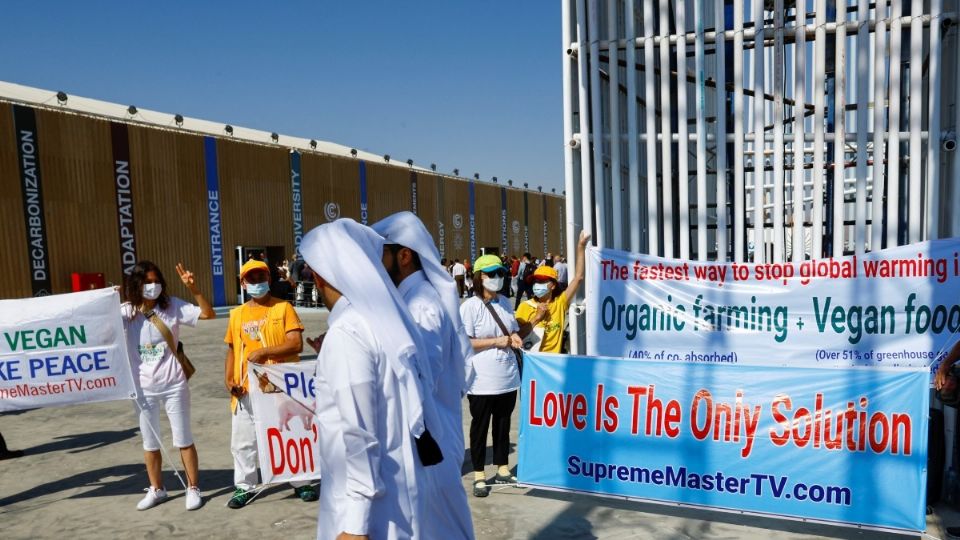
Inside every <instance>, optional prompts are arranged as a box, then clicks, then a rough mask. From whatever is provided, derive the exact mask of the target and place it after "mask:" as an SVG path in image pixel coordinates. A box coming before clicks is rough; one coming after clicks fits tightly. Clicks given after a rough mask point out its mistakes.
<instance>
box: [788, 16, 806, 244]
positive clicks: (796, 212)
mask: <svg viewBox="0 0 960 540" xmlns="http://www.w3.org/2000/svg"><path fill="white" fill-rule="evenodd" d="M802 11H803V10H802V9H801V8H800V6H799V5H798V9H797V12H798V17H797V21H796V23H795V25H794V35H795V39H796V43H797V45H796V48H795V50H794V56H793V136H794V140H793V208H792V210H793V229H792V231H793V236H792V238H791V242H790V245H791V249H792V257H791V258H792V260H793V261H794V262H800V261H802V260H803V258H804V251H805V250H804V241H803V230H804V227H803V223H804V204H803V190H804V183H805V182H804V175H805V174H806V172H805V171H804V168H803V162H804V159H805V153H804V148H803V133H804V120H803V118H804V116H803V115H804V103H805V102H806V99H805V93H806V87H805V86H804V77H803V74H804V72H805V71H806V65H807V64H806V58H807V56H806V49H807V43H806V41H807V34H806V32H804V26H805V25H806V20H805V18H801V16H800V15H799V13H800V12H802ZM804 17H805V16H804Z"/></svg>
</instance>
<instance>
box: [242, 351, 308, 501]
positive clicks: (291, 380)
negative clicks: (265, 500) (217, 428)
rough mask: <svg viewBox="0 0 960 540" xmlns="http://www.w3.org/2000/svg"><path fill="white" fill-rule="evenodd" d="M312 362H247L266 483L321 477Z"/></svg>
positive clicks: (258, 445)
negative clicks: (262, 363)
mask: <svg viewBox="0 0 960 540" xmlns="http://www.w3.org/2000/svg"><path fill="white" fill-rule="evenodd" d="M316 364H317V362H316V361H315V360H311V361H307V362H290V363H285V364H272V365H261V364H249V366H248V368H247V369H248V373H247V377H248V378H247V380H248V381H250V384H249V385H248V387H249V389H250V401H251V403H252V405H253V416H254V423H255V424H256V429H257V450H258V452H257V455H258V456H259V458H260V476H261V477H262V478H263V483H264V484H275V483H279V482H290V481H298V480H316V479H319V478H320V463H319V462H318V457H317V456H318V455H319V450H320V447H319V446H318V445H317V443H318V440H317V436H318V435H317V426H316V424H315V417H314V412H313V411H314V408H315V406H314V404H315V401H316V394H315V393H314V382H313V374H314V371H315V370H316Z"/></svg>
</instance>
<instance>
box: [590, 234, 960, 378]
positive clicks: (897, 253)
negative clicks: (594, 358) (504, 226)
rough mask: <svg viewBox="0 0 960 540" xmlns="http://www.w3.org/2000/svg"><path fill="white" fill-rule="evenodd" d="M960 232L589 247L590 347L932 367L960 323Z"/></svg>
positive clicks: (719, 359) (684, 356) (627, 353)
mask: <svg viewBox="0 0 960 540" xmlns="http://www.w3.org/2000/svg"><path fill="white" fill-rule="evenodd" d="M958 252H960V241H958V240H957V239H947V240H936V241H931V242H923V243H919V244H913V245H909V246H902V247H897V248H892V249H885V250H882V251H876V252H873V253H869V254H866V255H860V256H850V257H843V258H837V259H821V260H810V261H802V262H798V263H793V262H788V263H769V264H743V263H712V262H697V261H685V260H677V259H663V258H659V257H652V256H648V255H640V254H636V253H628V252H624V251H615V250H590V251H589V252H588V253H589V254H588V256H587V257H588V271H587V302H588V309H587V328H588V329H589V330H588V332H587V353H588V354H592V355H603V356H619V357H629V358H637V359H641V360H667V361H676V360H685V361H692V362H705V363H721V364H754V365H759V364H763V365H791V366H814V365H828V366H855V365H856V366H930V365H934V367H935V366H936V364H937V363H938V362H939V360H940V359H941V358H942V357H943V356H945V355H946V353H947V352H948V351H949V350H950V347H951V346H952V345H953V343H954V342H956V341H957V339H958V336H957V333H958V330H960V305H958V302H960V255H958Z"/></svg>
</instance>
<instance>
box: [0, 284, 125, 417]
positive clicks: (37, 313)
mask: <svg viewBox="0 0 960 540" xmlns="http://www.w3.org/2000/svg"><path fill="white" fill-rule="evenodd" d="M0 334H2V338H0V411H11V410H19V409H32V408H37V407H53V406H56V405H68V404H72V403H90V402H95V401H109V400H115V399H132V398H135V397H136V390H135V386H134V383H133V378H132V376H131V371H130V360H129V358H128V356H127V346H126V340H125V338H124V333H123V320H122V319H121V317H120V296H119V294H118V293H117V292H116V291H114V290H113V289H99V290H93V291H85V292H78V293H73V294H58V295H54V296H44V297H39V298H30V299H23V300H0Z"/></svg>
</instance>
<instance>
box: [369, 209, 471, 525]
mask: <svg viewBox="0 0 960 540" xmlns="http://www.w3.org/2000/svg"><path fill="white" fill-rule="evenodd" d="M372 227H373V230H375V231H377V232H378V233H380V234H381V235H382V236H383V237H384V239H385V240H386V242H387V245H386V246H385V247H384V250H383V264H384V267H385V268H386V270H387V274H388V275H389V276H390V278H391V279H392V280H393V282H394V283H395V284H396V285H397V290H398V291H399V292H400V294H401V296H403V299H404V300H405V301H406V303H407V307H408V308H409V310H410V314H411V315H412V316H413V320H414V321H415V322H416V323H417V326H418V327H419V328H420V335H421V338H422V339H423V343H424V345H425V346H426V352H427V356H428V357H429V359H430V370H431V373H432V374H433V388H434V394H433V395H434V397H435V398H436V403H437V410H438V413H439V414H440V419H441V421H442V422H443V423H444V426H443V427H444V432H445V434H446V436H445V437H444V440H441V441H439V443H440V447H441V448H442V450H443V455H444V456H446V458H447V459H444V460H443V462H441V463H440V464H439V465H437V466H435V467H427V468H426V474H427V479H428V481H429V484H428V485H429V487H430V488H431V492H430V499H431V503H430V505H429V506H428V507H427V515H426V516H425V517H424V520H423V525H424V536H423V537H424V538H445V539H447V538H449V539H451V540H453V539H459V538H465V539H472V538H474V534H473V521H472V519H471V517H470V507H469V505H468V504H467V494H466V491H465V490H464V487H463V481H462V470H461V468H462V466H463V455H464V441H463V415H462V410H463V409H462V400H463V396H464V391H465V388H466V382H465V377H466V374H465V371H468V370H467V367H466V362H467V361H469V357H470V354H471V351H472V348H471V346H470V338H468V337H467V335H466V333H465V332H464V331H463V323H462V322H461V321H460V309H459V306H460V299H459V297H458V294H457V285H456V282H454V281H453V279H451V277H450V275H449V274H448V273H447V272H446V270H445V269H444V268H443V266H442V265H441V264H440V260H439V258H440V256H439V253H438V252H437V248H436V247H434V244H433V238H432V237H431V236H430V233H429V232H427V228H426V227H425V226H424V225H423V222H421V221H420V219H419V218H418V217H417V216H416V215H414V214H413V213H411V212H400V213H397V214H394V215H392V216H390V217H387V218H386V219H384V220H382V221H379V222H377V223H375V224H373V226H372ZM469 371H472V369H471V370H469Z"/></svg>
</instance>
